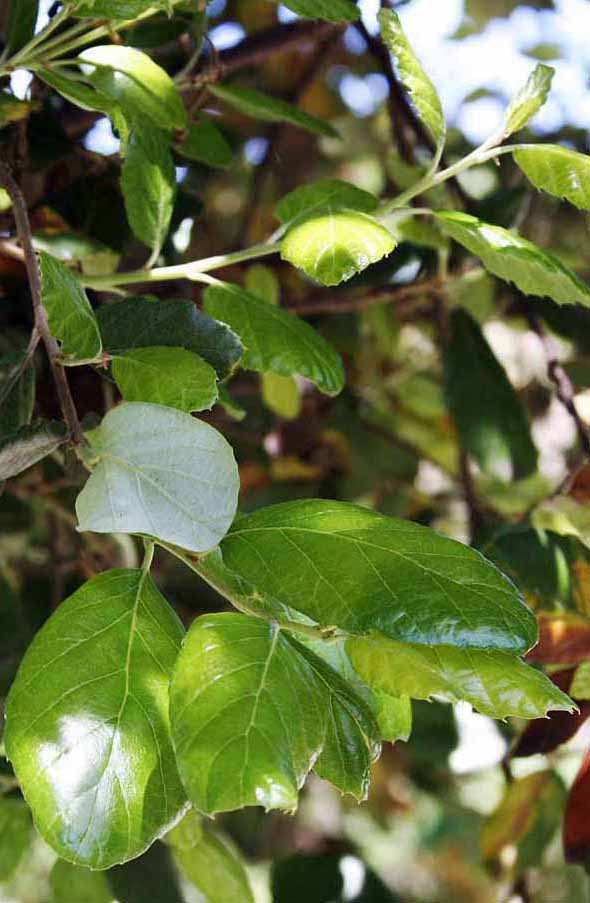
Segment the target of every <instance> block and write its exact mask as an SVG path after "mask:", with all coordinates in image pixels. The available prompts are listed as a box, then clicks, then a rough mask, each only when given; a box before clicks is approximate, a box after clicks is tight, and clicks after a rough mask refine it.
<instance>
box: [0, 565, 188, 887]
mask: <svg viewBox="0 0 590 903" xmlns="http://www.w3.org/2000/svg"><path fill="white" fill-rule="evenodd" d="M181 638H182V627H181V625H180V622H179V621H178V620H177V618H176V616H175V615H174V613H173V611H172V609H171V608H170V607H169V606H168V604H167V603H166V600H165V599H164V598H163V596H162V595H161V594H160V593H159V592H158V590H157V589H156V586H155V585H154V583H153V582H152V580H151V578H150V576H149V574H148V573H147V572H144V571H143V570H116V571H107V572H106V573H103V574H100V575H99V576H98V577H95V578H94V579H93V580H90V581H89V582H88V583H86V584H84V586H83V587H81V589H79V590H78V591H77V592H75V593H74V595H73V596H70V598H69V599H67V600H66V601H65V602H63V603H62V604H61V605H60V607H59V608H58V609H57V611H56V612H55V613H54V614H53V615H52V616H51V618H50V619H49V621H47V622H46V624H45V625H44V626H43V627H42V628H41V630H40V631H39V632H38V633H37V635H36V636H35V639H34V640H33V643H32V644H31V646H30V647H29V649H28V650H27V653H26V655H25V657H24V659H23V662H22V664H21V666H20V668H19V672H18V675H17V677H16V680H15V682H14V684H13V686H12V689H11V691H10V694H9V697H8V702H7V706H6V732H5V741H6V752H7V755H8V757H9V759H10V760H11V762H12V764H13V766H14V769H15V772H16V775H17V777H18V779H19V782H20V785H21V788H22V790H23V793H24V795H25V797H26V799H27V801H28V803H29V805H30V806H31V808H32V810H33V814H34V816H35V822H36V824H37V827H38V829H39V831H40V832H41V834H42V835H43V837H44V838H45V840H46V841H47V842H48V843H49V844H50V845H51V846H52V847H53V848H54V849H55V850H56V851H57V852H58V853H59V855H60V856H62V857H63V858H64V859H67V860H68V861H69V862H74V863H76V864H79V865H86V866H88V867H90V868H96V869H105V868H109V867H110V866H112V865H114V864H116V863H118V862H124V861H126V860H127V859H133V858H134V857H136V856H138V855H139V854H140V853H141V852H143V851H144V850H145V849H147V847H148V846H149V845H150V844H151V843H152V841H153V840H154V839H155V838H156V837H158V836H159V835H161V834H162V833H163V832H164V831H165V830H166V828H167V826H168V825H169V824H170V823H171V822H173V821H174V820H175V819H176V818H177V817H178V815H179V813H180V812H181V811H182V808H183V806H184V804H185V802H184V794H183V792H182V787H181V786H180V782H179V779H178V774H177V771H176V766H175V762H174V753H173V750H172V745H171V741H170V736H169V725H168V717H167V707H168V687H169V680H170V674H171V670H172V665H173V663H174V661H175V659H176V656H177V654H178V650H179V648H180V643H181Z"/></svg>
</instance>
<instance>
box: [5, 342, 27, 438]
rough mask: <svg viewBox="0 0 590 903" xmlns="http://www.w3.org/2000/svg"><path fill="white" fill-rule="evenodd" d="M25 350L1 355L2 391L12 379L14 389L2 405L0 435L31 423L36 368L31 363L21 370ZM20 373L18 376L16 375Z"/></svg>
mask: <svg viewBox="0 0 590 903" xmlns="http://www.w3.org/2000/svg"><path fill="white" fill-rule="evenodd" d="M25 358H26V354H25V352H19V351H17V352H15V353H13V354H7V355H5V356H3V357H0V393H2V392H4V391H5V387H6V384H7V383H8V382H9V381H10V383H11V385H12V389H11V390H10V391H9V393H8V395H7V396H6V398H5V399H4V401H3V402H2V404H1V405H0V436H2V437H3V436H4V435H5V434H6V433H14V432H16V430H18V429H19V428H20V427H21V426H25V425H26V424H27V423H30V421H31V417H32V416H33V407H34V405H35V368H34V367H33V366H31V365H29V366H28V367H27V368H26V369H25V370H24V371H22V372H21V367H22V365H23V362H24V360H25ZM17 374H20V375H19V376H18V378H16V381H15V377H16V375H17Z"/></svg>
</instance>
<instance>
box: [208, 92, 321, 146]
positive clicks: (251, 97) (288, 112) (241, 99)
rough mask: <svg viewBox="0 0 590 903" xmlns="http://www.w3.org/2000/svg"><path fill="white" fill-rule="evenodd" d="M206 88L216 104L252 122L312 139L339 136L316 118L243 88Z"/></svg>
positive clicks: (275, 99)
mask: <svg viewBox="0 0 590 903" xmlns="http://www.w3.org/2000/svg"><path fill="white" fill-rule="evenodd" d="M207 88H208V90H209V91H210V92H211V94H214V95H215V97H217V98H218V99H219V100H222V101H223V102H224V103H227V104H229V106H231V107H234V108H235V109H236V110H239V112H240V113H244V115H245V116H251V117H252V118H253V119H261V120H262V121H263V122H286V123H288V124H289V125H295V126H297V127H298V128H300V129H304V130H305V131H306V132H311V133H312V134H314V135H328V136H329V137H330V138H337V137H338V132H337V131H336V130H335V129H334V128H333V127H332V126H331V125H330V123H329V122H325V121H324V120H323V119H318V117H317V116H312V115H311V114H310V113H306V112H305V111H304V110H300V109H299V107H294V106H293V105H292V104H290V103H287V102H286V101H284V100H281V99H280V98H279V97H272V96H271V95H270V94H263V93H262V91H257V90H256V89H255V88H242V87H240V86H238V85H208V86H207Z"/></svg>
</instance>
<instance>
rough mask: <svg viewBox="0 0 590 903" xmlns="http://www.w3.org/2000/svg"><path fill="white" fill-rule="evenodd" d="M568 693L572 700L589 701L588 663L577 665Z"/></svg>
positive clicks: (589, 675) (589, 664)
mask: <svg viewBox="0 0 590 903" xmlns="http://www.w3.org/2000/svg"><path fill="white" fill-rule="evenodd" d="M569 691H570V693H571V694H572V697H573V698H574V699H590V662H588V661H586V662H582V663H581V664H580V665H578V667H577V668H576V671H575V674H574V678H573V680H572V683H571V686H570V690H569Z"/></svg>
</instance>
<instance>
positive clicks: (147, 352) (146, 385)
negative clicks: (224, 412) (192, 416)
mask: <svg viewBox="0 0 590 903" xmlns="http://www.w3.org/2000/svg"><path fill="white" fill-rule="evenodd" d="M113 376H114V377H115V380H116V382H117V385H118V386H119V389H120V390H121V394H122V396H123V398H124V399H125V400H126V401H149V402H152V403H153V404H163V405H167V406H168V407H169V408H178V409H179V410H180V411H186V412H187V413H189V412H190V411H203V410H209V409H210V408H212V407H213V405H214V404H215V402H216V401H217V374H216V373H215V370H214V369H213V367H211V366H210V364H208V363H206V361H204V360H203V359H202V358H201V357H198V356H197V355H196V354H193V353H192V351H186V350H185V349H184V348H166V347H162V348H158V347H157V346H155V347H150V348H135V349H133V350H132V351H126V352H124V353H123V354H121V355H118V356H116V357H114V358H113Z"/></svg>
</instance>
